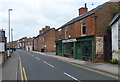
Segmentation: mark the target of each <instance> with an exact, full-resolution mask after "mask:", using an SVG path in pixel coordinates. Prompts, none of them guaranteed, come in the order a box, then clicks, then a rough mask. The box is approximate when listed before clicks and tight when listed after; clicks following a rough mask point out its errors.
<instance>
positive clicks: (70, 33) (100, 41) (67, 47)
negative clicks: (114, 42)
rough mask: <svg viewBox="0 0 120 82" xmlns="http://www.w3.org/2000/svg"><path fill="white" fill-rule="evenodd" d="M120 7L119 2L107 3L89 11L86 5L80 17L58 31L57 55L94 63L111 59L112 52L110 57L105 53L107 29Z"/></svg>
mask: <svg viewBox="0 0 120 82" xmlns="http://www.w3.org/2000/svg"><path fill="white" fill-rule="evenodd" d="M118 6H119V3H118V2H106V3H104V4H102V5H100V6H98V7H96V8H94V9H92V10H90V11H88V8H87V6H86V4H85V7H82V8H80V9H79V16H78V17H76V18H73V19H72V20H70V21H69V22H67V23H66V24H64V25H63V26H61V27H60V28H58V29H57V30H56V41H55V42H56V55H62V56H67V57H73V58H76V59H81V60H87V61H93V62H99V61H104V60H109V59H111V51H109V52H110V53H109V54H108V55H107V53H106V52H105V49H106V46H105V44H106V43H107V42H106V40H105V37H106V36H107V35H109V32H108V31H107V30H108V29H107V27H108V24H109V22H110V21H111V20H112V18H113V10H114V9H116V8H118ZM106 56H107V58H108V59H106ZM108 56H110V57H108Z"/></svg>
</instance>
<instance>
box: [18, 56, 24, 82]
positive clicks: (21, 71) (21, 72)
mask: <svg viewBox="0 0 120 82" xmlns="http://www.w3.org/2000/svg"><path fill="white" fill-rule="evenodd" d="M19 61H20V75H21V80H22V82H23V70H22V64H21V58H20V55H19Z"/></svg>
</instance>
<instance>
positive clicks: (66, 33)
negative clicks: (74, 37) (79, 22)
mask: <svg viewBox="0 0 120 82" xmlns="http://www.w3.org/2000/svg"><path fill="white" fill-rule="evenodd" d="M68 37H69V34H68V26H67V27H65V39H68Z"/></svg>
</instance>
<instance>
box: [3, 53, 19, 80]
mask: <svg viewBox="0 0 120 82" xmlns="http://www.w3.org/2000/svg"><path fill="white" fill-rule="evenodd" d="M17 73H18V54H17V53H16V52H14V53H13V54H12V55H11V57H10V58H9V59H8V60H7V61H6V62H5V63H4V64H3V66H2V80H3V81H6V80H17Z"/></svg>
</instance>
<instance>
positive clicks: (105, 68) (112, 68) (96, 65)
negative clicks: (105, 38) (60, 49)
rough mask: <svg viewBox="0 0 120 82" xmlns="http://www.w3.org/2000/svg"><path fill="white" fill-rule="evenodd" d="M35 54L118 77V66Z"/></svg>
mask: <svg viewBox="0 0 120 82" xmlns="http://www.w3.org/2000/svg"><path fill="white" fill-rule="evenodd" d="M33 52H35V51H33ZM36 53H39V54H42V55H46V56H50V57H54V58H57V59H60V60H63V61H66V62H70V63H74V64H78V65H82V66H85V67H88V68H92V69H96V70H99V71H103V72H107V73H111V74H114V75H120V73H119V71H120V66H118V65H113V64H104V63H92V62H87V61H82V60H77V59H73V58H67V57H62V56H56V55H49V53H48V54H47V53H41V52H36ZM51 54H52V53H51Z"/></svg>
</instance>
